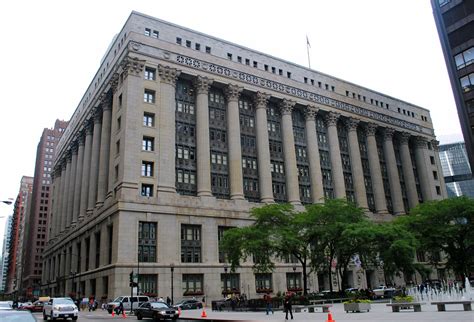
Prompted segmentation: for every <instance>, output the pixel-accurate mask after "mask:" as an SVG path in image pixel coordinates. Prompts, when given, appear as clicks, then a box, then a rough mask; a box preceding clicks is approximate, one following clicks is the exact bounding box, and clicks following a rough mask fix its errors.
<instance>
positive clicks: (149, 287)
mask: <svg viewBox="0 0 474 322" xmlns="http://www.w3.org/2000/svg"><path fill="white" fill-rule="evenodd" d="M138 285H139V287H140V292H141V294H143V295H148V296H152V297H156V296H157V295H158V276H157V275H156V274H140V275H138Z"/></svg>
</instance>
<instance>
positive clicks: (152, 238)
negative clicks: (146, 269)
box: [138, 221, 157, 262]
mask: <svg viewBox="0 0 474 322" xmlns="http://www.w3.org/2000/svg"><path fill="white" fill-rule="evenodd" d="M156 225H157V224H156V222H145V221H140V222H139V224H138V261H140V262H156V240H157V238H156V232H157V230H156Z"/></svg>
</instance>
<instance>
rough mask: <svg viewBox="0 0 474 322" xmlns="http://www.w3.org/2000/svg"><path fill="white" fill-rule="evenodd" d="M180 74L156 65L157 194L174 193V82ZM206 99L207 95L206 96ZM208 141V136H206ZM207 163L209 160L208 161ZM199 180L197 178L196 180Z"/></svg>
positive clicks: (172, 69) (177, 71) (174, 69)
mask: <svg viewBox="0 0 474 322" xmlns="http://www.w3.org/2000/svg"><path fill="white" fill-rule="evenodd" d="M180 73H181V72H180V71H179V70H177V69H176V68H170V67H168V66H162V65H158V75H159V76H160V97H159V100H160V119H159V120H158V122H159V129H160V131H159V144H160V146H159V152H158V160H159V161H158V162H159V168H158V169H159V171H158V187H157V190H158V193H160V192H168V193H176V165H175V149H176V122H175V117H176V116H175V108H176V94H175V93H176V80H177V79H178V76H179V74H180ZM206 97H207V95H206ZM207 139H208V140H209V135H207ZM208 161H209V160H208ZM198 179H199V178H198Z"/></svg>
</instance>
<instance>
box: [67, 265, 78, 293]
mask: <svg viewBox="0 0 474 322" xmlns="http://www.w3.org/2000/svg"><path fill="white" fill-rule="evenodd" d="M76 274H77V273H76V272H74V271H71V272H70V273H69V275H70V276H71V278H72V285H71V292H72V293H74V297H76V298H77V294H76V284H74V278H75V277H76Z"/></svg>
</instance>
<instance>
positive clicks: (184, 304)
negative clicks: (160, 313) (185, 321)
mask: <svg viewBox="0 0 474 322" xmlns="http://www.w3.org/2000/svg"><path fill="white" fill-rule="evenodd" d="M173 307H175V308H179V307H180V308H181V310H195V309H202V303H201V302H199V301H198V300H181V301H179V302H178V303H176V304H175V305H173Z"/></svg>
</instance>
